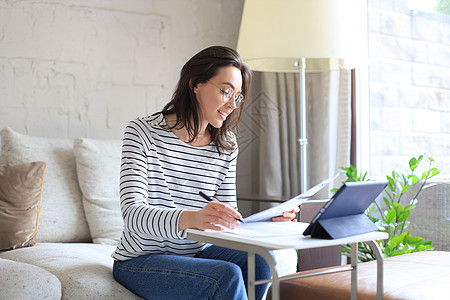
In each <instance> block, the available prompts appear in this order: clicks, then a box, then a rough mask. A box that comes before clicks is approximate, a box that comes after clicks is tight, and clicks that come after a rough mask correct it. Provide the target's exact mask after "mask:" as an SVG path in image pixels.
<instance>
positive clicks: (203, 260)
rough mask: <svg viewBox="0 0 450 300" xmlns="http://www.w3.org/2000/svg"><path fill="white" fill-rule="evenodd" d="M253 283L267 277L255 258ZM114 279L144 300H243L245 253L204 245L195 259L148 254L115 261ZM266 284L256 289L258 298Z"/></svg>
mask: <svg viewBox="0 0 450 300" xmlns="http://www.w3.org/2000/svg"><path fill="white" fill-rule="evenodd" d="M255 264H256V269H255V277H256V280H260V279H268V278H270V277H271V273H270V269H269V266H268V264H267V263H266V261H265V260H264V259H263V258H262V257H261V256H259V255H255ZM113 275H114V278H115V279H116V280H117V282H119V283H120V284H122V285H123V286H125V287H126V288H128V289H129V290H131V291H132V292H134V293H135V294H137V295H139V296H141V297H143V298H146V299H152V300H153V299H183V300H184V299H195V300H199V299H223V300H234V299H236V300H238V299H239V300H241V299H247V293H246V287H247V252H242V251H238V250H233V249H227V248H222V247H218V246H214V245H210V246H207V247H206V248H205V249H204V250H203V251H202V252H201V253H199V254H198V255H197V256H196V257H186V256H180V255H167V254H150V255H144V256H140V257H136V258H133V259H130V260H126V261H115V262H114V267H113ZM267 287H268V284H264V285H257V286H256V299H261V298H262V297H263V296H264V293H265V291H266V289H267Z"/></svg>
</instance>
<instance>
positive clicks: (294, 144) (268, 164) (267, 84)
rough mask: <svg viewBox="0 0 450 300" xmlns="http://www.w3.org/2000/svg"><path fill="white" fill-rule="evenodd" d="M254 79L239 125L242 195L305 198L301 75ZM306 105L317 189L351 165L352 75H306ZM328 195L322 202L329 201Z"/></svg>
mask: <svg viewBox="0 0 450 300" xmlns="http://www.w3.org/2000/svg"><path fill="white" fill-rule="evenodd" d="M254 75H255V76H254V80H253V83H252V86H251V90H250V93H249V98H248V101H247V104H246V111H245V114H244V117H243V119H242V121H241V123H240V124H239V126H238V143H239V159H238V169H237V188H238V194H251V195H260V196H287V197H293V196H295V195H298V194H299V193H300V176H301V175H300V145H299V143H298V141H297V139H298V138H299V137H300V136H299V134H300V106H299V74H295V73H267V72H255V73H254ZM306 106H307V110H306V114H307V138H308V145H307V160H308V162H307V167H308V168H307V173H308V186H309V187H312V186H313V185H315V184H317V183H319V182H321V181H322V180H324V179H326V178H329V177H331V176H333V175H334V174H335V173H336V172H337V169H338V167H340V166H348V165H349V164H350V141H351V73H350V71H331V72H321V73H307V75H306ZM336 182H337V181H336ZM336 185H340V184H336ZM330 188H331V187H330ZM328 191H329V189H327V188H326V189H324V191H322V192H321V193H320V194H319V195H318V197H319V198H328V196H329V193H328ZM316 198H317V197H316Z"/></svg>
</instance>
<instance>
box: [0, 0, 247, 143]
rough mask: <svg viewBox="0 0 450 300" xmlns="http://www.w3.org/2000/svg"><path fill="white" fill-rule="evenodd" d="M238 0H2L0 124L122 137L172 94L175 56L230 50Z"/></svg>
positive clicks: (55, 133)
mask: <svg viewBox="0 0 450 300" xmlns="http://www.w3.org/2000/svg"><path fill="white" fill-rule="evenodd" d="M243 3H244V0H183V1H179V0H153V1H152V0H127V1H122V0H112V1H103V0H47V1H38V0H25V1H17V0H1V1H0V128H3V127H5V126H9V127H11V128H12V129H14V130H16V131H18V132H21V133H26V134H30V135H45V136H49V137H91V138H121V136H122V132H123V129H124V127H125V125H126V123H127V122H128V120H130V119H132V118H134V117H137V116H143V115H147V114H151V113H153V112H155V111H157V110H159V109H161V108H162V106H163V105H164V104H165V103H167V102H168V101H169V100H170V96H171V94H172V92H173V90H174V87H175V84H176V81H177V79H178V74H179V71H180V69H181V67H182V65H183V63H184V62H185V61H186V60H187V59H189V58H190V57H191V56H192V55H193V54H195V53H196V52H198V51H199V50H201V49H203V48H204V47H207V46H210V45H214V44H218V45H225V46H230V47H236V43H237V38H238V34H239V25H240V19H241V14H242V6H243Z"/></svg>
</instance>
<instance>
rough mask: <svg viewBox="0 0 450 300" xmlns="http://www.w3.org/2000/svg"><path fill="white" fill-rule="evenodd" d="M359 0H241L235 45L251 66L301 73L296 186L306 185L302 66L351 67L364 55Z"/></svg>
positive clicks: (363, 9) (312, 68)
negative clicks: (298, 183)
mask: <svg viewBox="0 0 450 300" xmlns="http://www.w3.org/2000/svg"><path fill="white" fill-rule="evenodd" d="M366 24H367V4H366V3H365V1H362V0H245V4H244V11H243V14H242V21H241V27H240V32H239V40H238V45H237V50H238V52H239V53H240V54H241V56H242V57H243V59H244V61H245V62H246V63H247V64H248V65H249V66H250V67H251V68H252V69H253V70H255V71H262V72H284V73H293V72H298V73H299V74H300V93H299V94H300V95H299V104H300V118H301V120H300V127H301V128H300V137H299V139H298V141H299V145H300V153H301V156H300V165H301V170H300V176H301V182H300V184H301V188H300V189H301V191H302V192H304V191H306V190H307V188H308V174H307V163H308V156H307V145H308V138H307V128H306V117H307V116H306V89H305V77H306V72H322V71H330V70H341V69H353V68H355V67H356V65H357V64H359V63H361V62H364V57H367V41H366V36H367V33H366V32H367V25H366Z"/></svg>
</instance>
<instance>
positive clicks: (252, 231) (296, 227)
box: [225, 222, 305, 238]
mask: <svg viewBox="0 0 450 300" xmlns="http://www.w3.org/2000/svg"><path fill="white" fill-rule="evenodd" d="M304 229H305V228H304V226H303V225H302V224H300V223H297V222H251V223H244V224H241V225H239V226H236V227H235V229H233V230H230V229H226V230H225V231H226V232H228V233H231V234H237V235H240V236H245V237H253V238H255V237H273V236H293V235H302V233H303V231H304Z"/></svg>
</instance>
